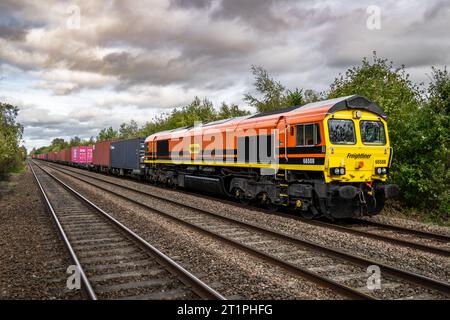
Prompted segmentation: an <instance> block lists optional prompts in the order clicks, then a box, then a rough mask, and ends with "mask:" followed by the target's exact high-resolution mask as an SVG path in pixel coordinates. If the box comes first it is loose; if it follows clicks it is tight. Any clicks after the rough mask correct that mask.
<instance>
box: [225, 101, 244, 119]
mask: <svg viewBox="0 0 450 320" xmlns="http://www.w3.org/2000/svg"><path fill="white" fill-rule="evenodd" d="M248 114H250V112H248V111H246V110H241V109H239V107H238V106H237V105H236V104H232V105H230V106H229V105H227V104H226V103H225V102H222V105H221V106H220V109H219V113H218V114H217V118H218V119H229V118H236V117H242V116H245V115H248Z"/></svg>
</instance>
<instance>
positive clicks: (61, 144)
mask: <svg viewBox="0 0 450 320" xmlns="http://www.w3.org/2000/svg"><path fill="white" fill-rule="evenodd" d="M67 147H68V143H67V142H66V141H65V140H64V139H62V138H55V139H53V140H52V143H51V145H50V148H51V150H52V151H60V150H63V149H65V148H67Z"/></svg>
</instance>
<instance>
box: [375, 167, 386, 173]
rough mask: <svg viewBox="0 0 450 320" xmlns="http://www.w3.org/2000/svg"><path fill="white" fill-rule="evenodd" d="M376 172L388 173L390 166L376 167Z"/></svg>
mask: <svg viewBox="0 0 450 320" xmlns="http://www.w3.org/2000/svg"><path fill="white" fill-rule="evenodd" d="M375 173H376V174H378V175H382V174H387V173H388V168H386V167H378V168H375Z"/></svg>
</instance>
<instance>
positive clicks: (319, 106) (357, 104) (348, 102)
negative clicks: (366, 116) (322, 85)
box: [146, 94, 386, 141]
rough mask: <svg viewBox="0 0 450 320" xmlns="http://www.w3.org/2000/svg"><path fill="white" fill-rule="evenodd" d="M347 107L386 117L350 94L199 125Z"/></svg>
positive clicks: (328, 110) (155, 134) (204, 125)
mask: <svg viewBox="0 0 450 320" xmlns="http://www.w3.org/2000/svg"><path fill="white" fill-rule="evenodd" d="M347 109H365V110H368V111H370V112H373V113H375V114H377V115H379V116H381V117H383V118H386V114H385V113H384V112H383V110H382V109H381V108H380V107H379V106H378V105H377V104H376V103H374V102H372V101H370V100H369V99H367V98H365V97H363V96H360V95H356V94H355V95H351V96H347V97H340V98H335V99H328V100H323V101H318V102H311V103H308V104H305V105H303V106H292V107H288V108H284V109H279V110H274V111H267V112H261V113H257V114H254V115H249V116H242V117H236V118H230V119H224V120H218V121H213V122H209V123H204V124H202V125H200V127H207V126H214V125H221V124H225V123H226V124H227V125H228V124H237V123H241V121H245V120H246V119H255V118H260V117H270V116H276V115H277V114H280V115H281V114H287V115H293V114H296V113H298V112H305V111H306V113H310V112H312V113H316V114H324V115H329V114H332V113H335V112H337V111H341V110H347ZM193 128H194V126H186V127H180V128H176V129H172V130H165V131H161V132H157V133H154V134H152V135H150V136H149V137H147V139H146V141H147V140H152V139H153V138H156V137H157V136H163V135H167V134H173V133H177V134H181V133H182V132H186V131H189V130H191V129H193Z"/></svg>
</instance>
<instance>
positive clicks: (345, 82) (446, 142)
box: [13, 52, 450, 223]
mask: <svg viewBox="0 0 450 320" xmlns="http://www.w3.org/2000/svg"><path fill="white" fill-rule="evenodd" d="M251 72H252V74H253V75H254V77H255V82H254V92H253V93H246V94H245V95H244V97H243V99H244V101H245V102H246V103H247V105H248V106H250V107H252V108H253V112H254V111H258V112H264V111H271V110H277V109H281V108H285V107H288V106H292V105H303V104H306V103H309V102H314V101H320V100H323V99H330V98H335V97H341V96H347V95H352V94H360V95H363V96H365V97H367V98H368V99H369V100H372V101H374V102H376V103H377V104H378V105H379V106H380V107H381V108H382V109H383V110H384V112H385V113H386V114H387V115H388V125H389V134H390V139H391V145H392V146H393V148H394V160H393V164H392V168H391V174H390V180H391V182H392V183H396V184H398V185H399V187H400V190H401V197H400V199H399V201H400V205H401V207H402V212H404V213H405V212H406V213H407V212H414V211H421V212H423V214H422V217H423V218H424V219H425V220H433V221H439V222H443V223H448V221H449V216H450V74H449V72H448V71H447V69H446V68H443V69H439V68H436V67H432V68H431V69H430V73H429V74H428V76H429V78H430V82H429V84H428V86H425V85H423V84H416V83H414V82H413V81H412V80H411V79H410V77H409V75H408V73H407V72H406V69H405V66H396V65H394V63H393V62H392V61H389V60H387V59H382V58H379V57H378V56H377V55H376V53H375V52H374V54H373V57H372V58H371V59H368V58H364V59H363V60H362V61H361V64H360V65H358V66H355V67H352V68H349V69H348V70H347V71H345V72H344V73H342V74H339V75H338V76H337V77H336V78H335V79H334V81H333V82H332V83H331V85H330V87H329V89H328V90H326V91H324V92H315V91H313V90H307V89H299V88H294V89H292V90H291V89H287V88H286V86H284V85H283V84H282V83H281V82H279V81H277V80H275V79H273V78H272V77H271V76H270V75H269V73H268V72H267V71H266V70H265V69H264V68H262V67H259V66H252V67H251ZM249 113H250V112H249V111H248V110H245V109H241V108H239V106H237V105H235V104H227V103H225V102H224V103H222V105H221V106H213V104H212V102H211V101H210V100H208V99H207V98H204V99H200V98H198V97H196V98H195V99H194V100H193V101H192V102H191V103H190V104H188V105H186V106H184V107H181V108H174V109H173V110H172V111H171V112H169V113H165V114H162V115H159V116H157V117H155V118H153V119H152V120H151V121H149V122H147V123H145V124H144V125H143V126H142V127H139V125H138V124H137V122H136V121H134V120H132V121H130V122H129V123H123V124H121V125H120V127H119V128H117V129H115V128H113V127H108V128H104V129H102V130H101V131H100V132H99V133H98V135H97V137H96V138H94V137H91V138H90V139H89V140H82V139H80V138H78V137H74V138H72V139H71V140H70V141H64V139H60V138H56V139H54V140H53V141H52V143H51V145H50V146H46V147H42V148H39V149H37V150H33V151H32V152H33V153H45V152H49V151H59V150H61V149H63V148H66V147H69V146H76V145H88V144H92V143H94V142H95V141H103V140H111V139H126V138H132V137H137V136H147V135H150V134H152V133H155V132H158V131H162V130H168V129H174V128H177V127H182V126H187V125H192V124H194V122H196V121H200V122H203V123H205V122H209V121H214V120H220V119H226V118H231V117H238V116H243V115H246V114H249ZM13 153H14V152H13Z"/></svg>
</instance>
